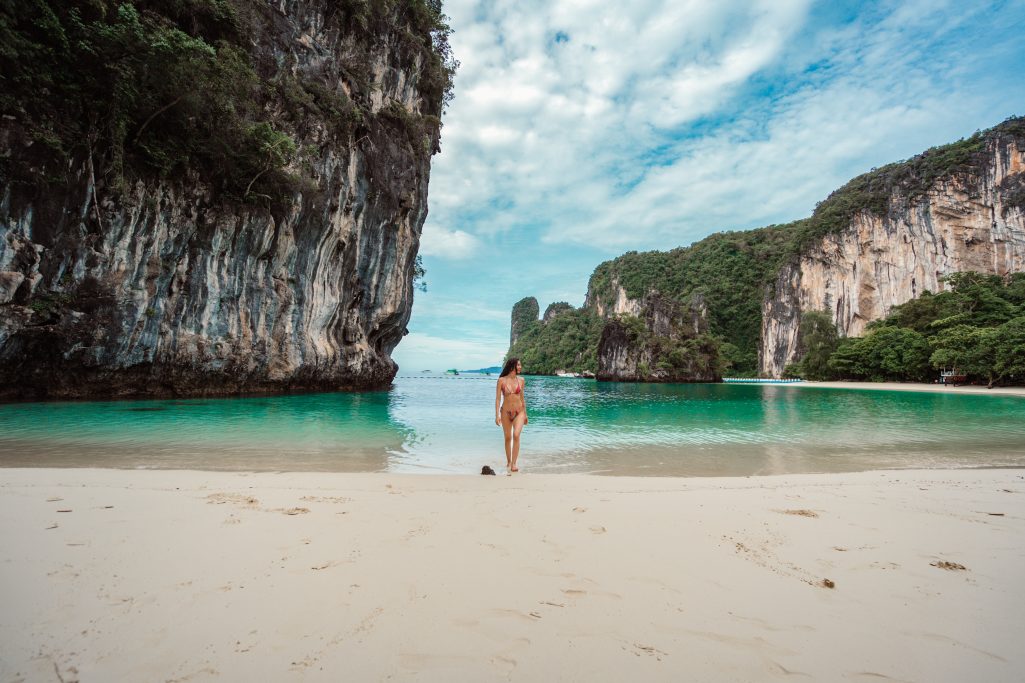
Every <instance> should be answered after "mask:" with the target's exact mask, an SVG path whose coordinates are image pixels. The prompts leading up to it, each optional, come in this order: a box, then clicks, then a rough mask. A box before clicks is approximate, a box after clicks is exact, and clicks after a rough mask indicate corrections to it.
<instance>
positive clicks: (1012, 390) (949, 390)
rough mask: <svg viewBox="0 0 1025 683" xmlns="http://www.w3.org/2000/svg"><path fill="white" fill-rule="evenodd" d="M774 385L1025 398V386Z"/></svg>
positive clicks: (909, 384) (856, 383)
mask: <svg viewBox="0 0 1025 683" xmlns="http://www.w3.org/2000/svg"><path fill="white" fill-rule="evenodd" d="M772 386H784V387H814V388H818V389H871V390H877V391H918V392H928V393H936V394H964V395H973V396H1015V397H1022V398H1025V386H1023V387H993V388H992V389H987V388H986V387H983V386H979V385H974V384H962V385H959V386H953V385H949V384H927V383H925V382H814V381H810V380H805V381H803V382H794V383H793V384H780V385H772Z"/></svg>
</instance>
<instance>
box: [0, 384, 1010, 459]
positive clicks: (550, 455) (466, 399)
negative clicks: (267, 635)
mask: <svg viewBox="0 0 1025 683" xmlns="http://www.w3.org/2000/svg"><path fill="white" fill-rule="evenodd" d="M496 380H497V378H496V377H495V376H493V375H491V376H488V375H483V374H465V373H464V374H459V375H451V374H441V373H400V374H399V375H398V376H397V377H396V378H395V381H394V384H393V385H392V387H391V388H390V389H389V390H387V391H377V392H365V393H347V392H340V393H319V394H292V395H283V396H273V397H270V396H262V397H254V398H217V399H213V398H211V399H185V400H180V399H175V400H146V401H89V402H81V401H76V402H47V403H13V404H5V405H0V467H104V468H127V469H195V470H221V471H254V472H263V471H305V472H308V471H324V472H396V473H398V472H403V473H423V474H432V473H438V474H441V473H445V474H453V473H458V474H478V473H479V472H480V470H481V467H482V466H483V465H490V466H492V467H493V468H495V469H496V471H499V472H501V471H502V470H503V469H504V466H505V455H504V450H503V445H502V429H501V427H499V426H496V425H495V423H494V401H495V387H496ZM526 381H527V385H526V386H527V388H526V398H527V407H528V414H529V418H530V421H529V424H527V426H526V427H525V428H524V430H523V435H522V441H521V448H520V459H519V464H520V468H521V471H522V473H524V474H527V473H563V472H574V473H590V474H603V475H641V476H751V475H767V474H789V473H812V472H854V471H865V470H883V469H910V468H915V469H917V468H975V467H1023V466H1025V398H1018V397H1008V396H985V395H960V394H956V395H951V394H943V393H918V392H909V391H880V390H859V389H827V388H819V387H810V386H801V385H788V384H779V385H774V384H633V383H615V382H597V381H594V380H590V379H579V378H563V377H531V376H528V377H527V378H526Z"/></svg>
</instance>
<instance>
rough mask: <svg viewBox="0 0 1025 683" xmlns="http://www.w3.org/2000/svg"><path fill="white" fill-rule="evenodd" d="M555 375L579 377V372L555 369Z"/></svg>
mask: <svg viewBox="0 0 1025 683" xmlns="http://www.w3.org/2000/svg"><path fill="white" fill-rule="evenodd" d="M555 376H556V377H580V376H581V375H580V373H579V372H566V371H565V370H557V371H556V372H555Z"/></svg>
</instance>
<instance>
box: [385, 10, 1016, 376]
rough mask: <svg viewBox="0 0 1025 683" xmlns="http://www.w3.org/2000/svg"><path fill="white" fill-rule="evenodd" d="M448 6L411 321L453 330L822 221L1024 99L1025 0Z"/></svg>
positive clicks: (437, 330) (492, 325)
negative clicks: (629, 256)
mask: <svg viewBox="0 0 1025 683" xmlns="http://www.w3.org/2000/svg"><path fill="white" fill-rule="evenodd" d="M444 7H445V11H446V12H447V13H448V14H449V15H450V17H451V23H452V26H453V29H454V33H453V35H452V37H451V41H452V47H453V51H454V54H455V56H456V57H457V58H458V59H459V60H460V61H461V63H462V67H461V68H460V70H459V72H458V73H457V76H456V83H455V100H454V101H453V103H452V105H451V108H450V110H449V111H448V112H447V114H446V115H445V117H444V129H443V132H442V149H443V151H442V153H441V154H440V155H439V156H436V157H435V158H434V163H433V168H432V177H431V183H430V215H429V218H428V221H427V224H426V226H425V229H424V234H423V239H422V249H421V251H422V253H424V254H427V255H428V256H430V257H432V259H444V261H442V262H440V263H439V262H436V261H432V262H430V263H428V268H429V273H428V281H429V284H430V294H428V295H427V296H425V297H419V298H418V299H417V305H416V308H415V312H414V322H413V323H412V329H413V330H414V332H418V331H424V330H426V331H427V332H430V333H431V334H432V335H436V336H435V337H433V338H434V339H441V337H443V336H451V337H453V338H455V337H457V336H458V337H460V338H464V337H466V335H467V334H470V333H471V332H473V331H475V330H484V331H485V334H484V336H482V337H481V339H485V338H487V339H490V337H489V336H487V335H488V334H490V333H491V332H492V331H494V330H495V329H498V328H499V327H501V328H502V329H503V332H504V333H505V334H507V332H508V315H507V311H505V310H502V311H494V310H491V309H493V308H495V307H498V306H499V304H498V303H497V302H510V303H509V305H511V302H514V301H516V300H518V299H519V298H521V297H523V296H526V295H535V296H537V297H538V298H539V300H541V305H542V308H543V307H544V306H545V305H546V301H551V300H558V299H562V300H567V301H570V302H573V303H579V301H580V300H581V299H582V297H583V294H584V292H583V284H581V286H580V291H576V292H567V289H568V287H570V286H574V284H575V283H578V282H579V283H586V278H587V275H588V274H589V272H590V269H592V268H593V267H594V265H597V262H598V261H600V260H602V259H603V258H608V257H613V256H615V255H617V254H619V253H622V252H623V251H625V250H627V249H656V248H657V249H669V248H673V247H676V246H681V245H686V244H689V243H691V242H693V241H694V240H697V239H701V238H702V237H704V236H706V235H708V234H709V233H711V232H714V231H716V230H723V229H742V228H749V227H757V226H761V225H766V224H769V223H774V222H781V221H785V220H791V219H795V218H800V217H803V216H807V215H809V214H810V212H811V211H812V209H813V208H814V205H815V203H816V202H817V201H820V200H822V199H824V198H825V197H826V195H828V193H829V192H830V191H832V190H833V189H835V188H837V187H839V186H840V185H842V184H843V183H844V182H846V181H847V180H848V179H850V178H851V177H853V176H854V175H857V174H858V173H861V172H864V171H867V170H868V169H869V168H871V167H872V166H878V165H882V164H884V163H888V162H890V161H895V160H898V159H901V158H906V157H908V156H911V155H913V154H915V153H918V152H920V151H922V150H923V149H925V148H926V147H929V146H932V145H936V144H941V143H943V142H949V141H952V140H955V139H957V138H958V137H961V136H963V135H967V134H970V133H971V132H972V131H974V130H975V129H977V128H983V127H987V126H989V125H992V124H995V123H997V122H999V121H1000V120H1002V119H1003V118H1005V117H1006V116H1008V115H1010V114H1015V113H1017V114H1021V113H1023V111H1025V90H1023V89H1022V88H1020V87H1019V86H1018V81H1019V80H1020V74H1019V73H1018V71H1020V69H1016V65H1018V64H1020V63H1022V58H1023V56H1025V48H1022V47H1021V45H1022V43H1021V41H1020V40H1019V37H1018V36H1017V33H1016V32H1015V26H1020V25H1021V23H1022V21H1025V5H1023V4H1022V0H1011V2H1010V3H1004V4H992V3H967V4H965V3H961V4H957V3H954V2H952V0H936V2H930V0H893V1H892V2H886V3H877V4H871V5H867V6H866V5H858V4H854V5H850V4H846V5H841V4H834V3H815V5H814V7H813V6H812V2H811V0H721V1H720V2H715V3H712V2H708V1H707V0H635V1H634V2H630V3H618V4H617V3H608V2H606V1H604V0H552V1H551V2H542V1H540V0H522V1H519V2H514V1H513V0H446V1H445V3H444ZM996 15H999V19H1000V20H999V22H996V21H994V18H995V16H996ZM555 244H558V245H559V246H557V247H555V246H552V245H555ZM485 259H487V261H486V268H485V267H483V266H482V263H484V262H485V261H484V260H485ZM592 260H593V262H592ZM571 271H572V274H570V273H571ZM439 294H440V295H441V296H440V297H439ZM432 297H436V298H432ZM443 299H444V300H446V301H448V302H449V303H452V302H461V304H462V308H457V307H455V306H451V305H445V304H444V303H443ZM446 316H447V317H446ZM474 325H476V326H477V327H475V328H474V327H473V326H474ZM502 336H503V335H499V337H502ZM410 337H411V338H407V340H406V341H404V342H403V343H402V345H400V351H402V352H403V353H409V352H411V351H410V350H411V349H412V347H413V346H415V344H416V343H418V342H417V339H418V338H417V337H414V336H413V335H410ZM499 337H496V338H495V342H494V343H496V344H498V348H504V345H505V340H504V339H503V338H499ZM425 343H427V342H426V341H425ZM446 343H448V342H447V341H446ZM488 343H489V344H490V343H491V342H488ZM478 351H480V348H478ZM478 357H479V356H478ZM487 364H490V363H487ZM472 365H473V363H466V364H465V366H466V367H471V366H472Z"/></svg>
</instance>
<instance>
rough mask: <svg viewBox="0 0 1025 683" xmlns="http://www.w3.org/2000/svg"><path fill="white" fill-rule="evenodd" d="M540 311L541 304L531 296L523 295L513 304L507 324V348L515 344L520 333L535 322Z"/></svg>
mask: <svg viewBox="0 0 1025 683" xmlns="http://www.w3.org/2000/svg"><path fill="white" fill-rule="evenodd" d="M540 313H541V306H540V305H539V304H538V303H537V299H535V298H534V297H532V296H528V297H524V298H522V299H520V300H519V301H517V302H516V303H515V304H513V309H512V320H511V322H510V325H509V348H512V347H513V346H515V345H516V341H517V340H518V339H519V338H520V335H522V334H523V333H524V332H525V331H526V330H527V328H528V327H529V326H530V325H532V324H533V323H536V322H537V317H538V315H539V314H540Z"/></svg>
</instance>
